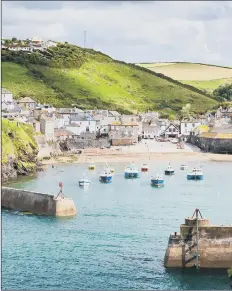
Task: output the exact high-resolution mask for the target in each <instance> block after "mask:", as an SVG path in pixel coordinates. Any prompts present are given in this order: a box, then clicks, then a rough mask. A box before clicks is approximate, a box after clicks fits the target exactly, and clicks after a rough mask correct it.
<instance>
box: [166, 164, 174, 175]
mask: <svg viewBox="0 0 232 291" xmlns="http://www.w3.org/2000/svg"><path fill="white" fill-rule="evenodd" d="M164 174H165V175H174V174H175V170H174V169H173V167H172V166H171V165H170V164H169V166H168V167H167V169H166V170H165V171H164Z"/></svg>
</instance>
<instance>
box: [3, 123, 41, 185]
mask: <svg viewBox="0 0 232 291" xmlns="http://www.w3.org/2000/svg"><path fill="white" fill-rule="evenodd" d="M34 134H35V132H34V129H33V127H32V126H30V125H28V124H23V123H19V122H16V121H9V120H6V119H3V120H2V174H1V178H2V181H3V182H5V181H7V180H9V179H12V178H16V177H17V176H18V175H27V174H28V173H30V172H35V171H36V170H37V169H38V168H39V166H40V165H39V163H38V160H37V155H38V145H37V143H36V141H35V138H34Z"/></svg>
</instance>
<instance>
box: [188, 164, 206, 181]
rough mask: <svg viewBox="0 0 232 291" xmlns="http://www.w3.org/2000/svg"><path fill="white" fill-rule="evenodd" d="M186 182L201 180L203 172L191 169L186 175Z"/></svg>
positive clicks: (197, 168)
mask: <svg viewBox="0 0 232 291" xmlns="http://www.w3.org/2000/svg"><path fill="white" fill-rule="evenodd" d="M187 179H188V180H203V172H202V170H201V169H200V168H199V167H196V168H193V169H192V172H191V173H189V174H187Z"/></svg>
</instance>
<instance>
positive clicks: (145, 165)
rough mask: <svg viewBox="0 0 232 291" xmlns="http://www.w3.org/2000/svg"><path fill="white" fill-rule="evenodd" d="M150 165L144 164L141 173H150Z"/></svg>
mask: <svg viewBox="0 0 232 291" xmlns="http://www.w3.org/2000/svg"><path fill="white" fill-rule="evenodd" d="M148 169H149V168H148V165H147V164H143V165H142V167H141V172H148Z"/></svg>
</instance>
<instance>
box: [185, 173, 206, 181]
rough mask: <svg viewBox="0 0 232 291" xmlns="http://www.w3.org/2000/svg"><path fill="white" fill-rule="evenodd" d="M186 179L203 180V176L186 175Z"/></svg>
mask: <svg viewBox="0 0 232 291" xmlns="http://www.w3.org/2000/svg"><path fill="white" fill-rule="evenodd" d="M187 179H188V180H203V175H194V174H188V175H187Z"/></svg>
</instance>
